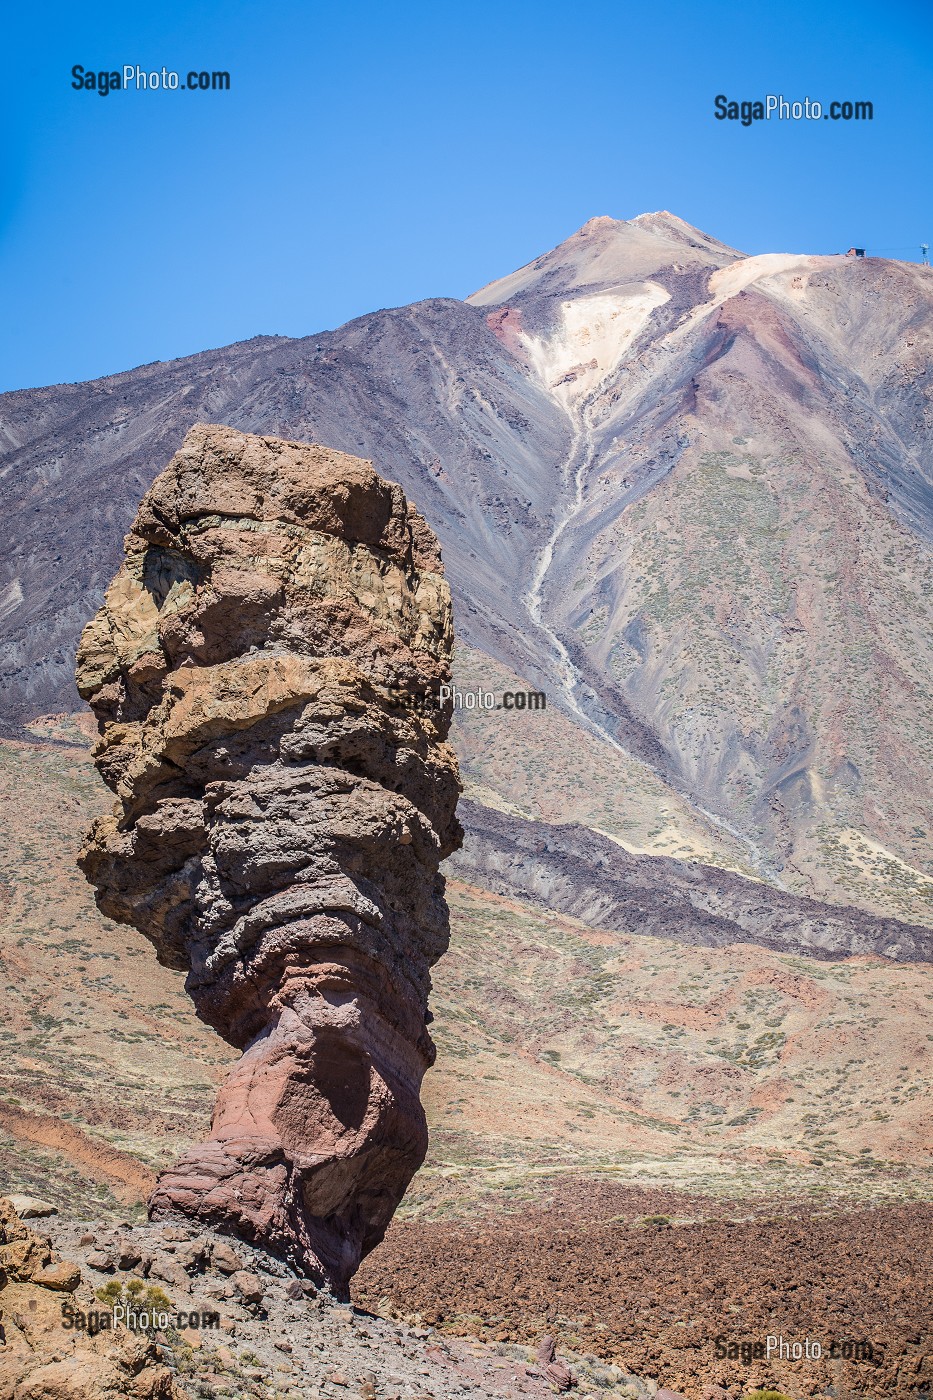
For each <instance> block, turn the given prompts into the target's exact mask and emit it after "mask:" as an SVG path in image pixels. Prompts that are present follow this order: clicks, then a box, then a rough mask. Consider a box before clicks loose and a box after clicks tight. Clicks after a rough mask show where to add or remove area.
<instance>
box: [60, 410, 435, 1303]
mask: <svg viewBox="0 0 933 1400" xmlns="http://www.w3.org/2000/svg"><path fill="white" fill-rule="evenodd" d="M125 549H126V555H125V559H124V562H123V565H122V567H121V568H120V570H119V572H118V574H117V576H116V578H115V579H114V581H113V583H112V584H111V586H110V588H109V590H108V592H107V595H106V599H105V602H104V605H103V607H102V608H101V610H100V612H99V613H98V614H97V616H96V617H95V618H94V619H93V620H92V621H91V622H90V623H89V624H88V625H87V627H86V628H85V630H84V633H83V636H82V639H81V643H80V647H79V651H78V668H77V679H78V688H79V690H80V692H81V694H82V696H84V698H85V699H87V700H89V701H90V703H91V705H92V706H93V708H94V711H95V714H96V716H97V719H98V724H99V728H100V735H101V737H100V740H99V743H98V745H97V748H96V750H95V756H96V761H97V765H98V768H99V770H100V772H101V774H102V775H103V777H104V779H105V780H106V782H107V783H108V784H109V786H110V787H111V788H112V789H113V791H114V792H115V793H116V795H117V797H118V799H119V802H118V804H116V806H115V809H114V813H113V815H111V816H108V817H105V818H103V819H101V820H99V821H98V822H97V823H96V824H95V825H94V827H93V829H92V831H91V833H90V835H89V837H88V840H87V843H86V845H85V848H84V850H83V851H82V854H81V857H80V863H81V866H82V869H83V870H84V872H85V874H86V875H87V877H88V879H89V880H90V881H91V882H92V883H93V884H94V885H95V886H96V891H97V900H98V903H99V905H100V908H101V909H102V910H103V912H104V913H106V914H108V915H109V916H110V917H111V918H114V919H118V920H121V921H123V922H125V923H129V924H132V925H134V926H135V927H136V928H138V929H140V930H141V931H142V932H143V933H145V934H146V935H147V936H148V937H149V938H150V939H151V940H152V942H153V943H154V944H155V947H156V949H157V952H158V956H159V958H160V960H161V961H162V962H164V963H166V964H167V965H169V966H171V967H175V968H180V969H184V970H185V971H186V972H187V973H188V979H187V986H188V989H189V991H190V993H191V996H192V997H193V999H194V1002H195V1005H196V1007H197V1011H198V1014H199V1016H201V1017H202V1019H203V1020H205V1021H206V1022H207V1023H208V1024H210V1025H211V1026H213V1027H214V1028H215V1029H216V1030H217V1031H218V1032H219V1033H220V1034H221V1035H222V1036H223V1037H224V1038H225V1039H226V1040H228V1041H229V1042H231V1043H232V1044H234V1045H236V1046H237V1047H239V1048H240V1049H242V1051H243V1057H242V1059H241V1060H240V1061H239V1062H238V1064H237V1065H236V1066H235V1068H234V1069H233V1071H232V1072H231V1074H230V1076H229V1078H228V1079H227V1081H226V1083H225V1084H224V1085H223V1087H222V1088H221V1090H220V1092H219V1095H218V1099H217V1104H216V1108H215V1111H214V1117H213V1123H212V1131H211V1137H210V1140H209V1141H208V1142H206V1143H204V1144H203V1145H201V1146H198V1147H196V1148H194V1149H192V1150H191V1151H189V1152H188V1154H187V1155H186V1156H185V1157H184V1158H183V1160H182V1161H181V1162H179V1163H178V1165H177V1166H175V1167H173V1168H171V1169H170V1170H168V1171H166V1172H164V1173H163V1174H162V1176H161V1178H160V1179H159V1182H158V1184H157V1187H156V1190H155V1192H154V1194H153V1196H152V1199H151V1201H150V1212H151V1213H152V1214H154V1215H166V1214H174V1213H182V1214H184V1215H187V1216H189V1217H193V1218H195V1219H197V1220H199V1221H204V1222H210V1223H213V1224H216V1225H220V1226H222V1227H224V1226H225V1227H228V1228H231V1229H234V1230H236V1231H238V1232H241V1233H243V1234H244V1235H245V1236H247V1237H248V1238H250V1239H253V1240H255V1241H257V1242H259V1243H262V1244H264V1245H266V1246H267V1247H269V1248H270V1249H272V1250H274V1251H275V1252H277V1253H279V1254H281V1255H283V1256H285V1257H287V1258H289V1259H290V1260H291V1261H292V1262H293V1263H294V1264H295V1265H296V1266H298V1267H299V1268H301V1269H302V1270H303V1271H305V1272H306V1273H308V1274H309V1275H310V1276H311V1277H313V1278H316V1279H318V1280H321V1281H325V1282H327V1283H328V1284H329V1285H330V1286H331V1287H333V1288H334V1289H336V1290H337V1291H338V1292H345V1291H346V1287H347V1283H348V1280H349V1279H350V1277H351V1276H352V1274H353V1273H354V1271H355V1269H356V1268H357V1266H358V1264H359V1262H360V1259H361V1258H362V1257H363V1255H365V1254H366V1253H367V1252H368V1251H369V1250H371V1249H372V1248H373V1247H374V1246H375V1245H376V1244H377V1243H378V1242H379V1240H380V1239H381V1238H382V1236H383V1233H384V1231H385V1228H386V1226H387V1224H388V1222H389V1220H390V1219H391V1217H392V1214H393V1212H394V1210H395V1208H396V1206H397V1205H398V1203H399V1200H400V1199H401V1197H402V1195H403V1193H404V1191H405V1189H406V1187H407V1186H408V1183H409V1181H410V1180H411V1177H412V1176H413V1174H414V1173H415V1171H416V1170H417V1169H418V1167H419V1166H420V1165H421V1162H422V1161H423V1159H424V1154H425V1150H426V1146H427V1131H426V1125H425V1118H424V1112H423V1110H422V1107H421V1103H420V1098H419V1089H420V1084H421V1079H422V1076H423V1074H424V1071H425V1070H426V1069H427V1068H428V1066H429V1065H430V1064H431V1063H432V1060H433V1057H434V1047H433V1044H432V1041H431V1038H430V1036H429V1034H428V1032H427V1029H426V1022H427V1021H428V1020H429V1019H430V1015H429V1013H428V1012H427V997H428V992H429V989H430V975H429V969H430V967H431V966H432V964H433V963H434V962H435V961H436V960H437V959H438V958H439V957H440V955H441V954H442V953H443V952H444V950H445V948H446V947H447V942H448V917H447V907H446V904H445V901H444V882H443V878H442V877H441V875H440V874H439V873H438V865H439V863H440V861H441V860H443V859H444V857H445V856H447V855H449V854H450V853H451V852H452V851H453V850H454V849H456V847H457V846H458V845H459V842H460V828H459V825H458V823H457V820H456V817H455V807H456V802H457V797H458V794H459V791H460V783H459V775H458V771H457V764H456V759H455V757H454V754H453V752H452V750H451V749H450V748H449V746H448V745H447V743H446V742H445V740H446V736H447V731H448V726H449V721H450V715H449V711H448V710H447V709H445V708H442V707H440V706H439V705H438V704H437V696H438V692H439V688H440V686H441V685H442V684H443V683H444V682H445V681H447V680H448V678H449V674H450V670H449V668H450V655H451V647H452V640H453V638H452V625H451V607H450V593H449V589H448V586H447V583H446V582H445V580H444V574H443V566H442V564H441V559H440V553H439V549H438V545H437V541H436V540H435V538H434V536H433V534H432V533H431V531H430V530H429V528H428V527H427V525H426V524H425V522H424V521H423V519H422V518H421V516H420V515H419V514H418V513H417V511H415V510H414V509H413V508H412V506H411V505H409V504H408V503H407V502H406V500H405V497H404V495H403V493H402V490H401V488H400V487H399V486H396V485H394V484H391V483H389V482H386V481H383V480H382V479H381V478H380V477H379V476H378V475H377V474H376V472H375V471H374V470H373V468H372V466H371V465H370V463H368V462H364V461H360V460H359V459H357V458H354V457H348V456H345V455H343V454H341V453H338V452H333V451H329V450H327V449H325V448H322V447H312V446H306V445H302V444H299V443H294V442H286V441H281V440H278V439H275V438H269V437H258V436H253V435H250V434H244V433H239V432H236V431H234V430H232V429H230V428H224V427H213V426H207V427H206V426H203V425H198V426H196V427H194V428H192V429H191V431H190V432H189V433H188V435H187V437H186V438H185V441H184V445H183V447H182V449H181V451H180V452H178V453H177V455H176V456H175V457H174V458H173V459H172V461H171V462H170V463H169V465H168V467H167V468H166V469H165V471H163V472H162V474H161V475H160V476H159V477H158V478H157V479H156V481H155V482H154V483H153V485H152V487H151V489H150V490H149V491H148V492H147V494H146V496H145V498H144V499H143V502H142V504H141V506H140V508H139V512H138V514H137V517H136V520H135V522H134V524H133V528H132V530H131V532H130V534H129V535H128V536H127V539H126V545H125Z"/></svg>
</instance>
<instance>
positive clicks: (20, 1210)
mask: <svg viewBox="0 0 933 1400" xmlns="http://www.w3.org/2000/svg"><path fill="white" fill-rule="evenodd" d="M7 1200H8V1201H9V1203H10V1205H11V1206H12V1207H13V1209H14V1210H15V1211H16V1214H17V1215H18V1216H19V1218H20V1220H38V1219H39V1218H40V1216H43V1215H57V1214H58V1207H57V1206H53V1205H52V1203H51V1201H42V1200H40V1199H39V1197H38V1196H7Z"/></svg>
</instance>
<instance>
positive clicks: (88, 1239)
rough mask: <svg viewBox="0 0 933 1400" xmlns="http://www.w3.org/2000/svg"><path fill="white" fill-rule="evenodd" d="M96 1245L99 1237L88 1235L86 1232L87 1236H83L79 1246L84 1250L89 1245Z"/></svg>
mask: <svg viewBox="0 0 933 1400" xmlns="http://www.w3.org/2000/svg"><path fill="white" fill-rule="evenodd" d="M96 1243H97V1236H96V1235H91V1234H88V1233H86V1232H85V1234H83V1235H82V1236H81V1238H80V1239H79V1240H78V1244H79V1245H80V1246H81V1248H82V1249H85V1248H86V1247H87V1246H88V1245H89V1244H96Z"/></svg>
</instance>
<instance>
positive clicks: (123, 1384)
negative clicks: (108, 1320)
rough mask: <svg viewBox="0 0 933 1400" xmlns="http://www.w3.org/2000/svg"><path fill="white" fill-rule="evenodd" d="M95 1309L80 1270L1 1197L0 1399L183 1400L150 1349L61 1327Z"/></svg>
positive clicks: (129, 1339)
mask: <svg viewBox="0 0 933 1400" xmlns="http://www.w3.org/2000/svg"><path fill="white" fill-rule="evenodd" d="M63 1304H64V1305H67V1306H69V1307H70V1308H71V1309H73V1310H74V1312H85V1313H86V1312H88V1311H91V1310H95V1309H97V1308H98V1306H99V1305H98V1304H97V1302H96V1300H95V1298H94V1293H93V1290H92V1289H91V1287H90V1286H89V1285H88V1283H87V1282H86V1281H85V1279H84V1278H83V1276H82V1270H81V1268H80V1267H79V1265H78V1264H75V1263H73V1262H71V1261H68V1260H64V1259H59V1258H57V1257H56V1254H55V1251H53V1250H52V1249H51V1248H50V1246H49V1242H48V1240H46V1239H45V1238H43V1237H42V1236H41V1235H37V1234H35V1233H34V1232H33V1231H32V1230H30V1229H29V1227H28V1226H26V1225H24V1224H23V1223H22V1220H21V1219H20V1218H19V1217H18V1216H17V1213H16V1211H15V1210H14V1208H13V1206H12V1204H11V1202H10V1201H9V1200H7V1199H5V1198H4V1197H2V1196H0V1400H105V1397H109V1400H118V1397H126V1400H183V1395H184V1392H183V1391H181V1390H180V1389H179V1388H178V1386H177V1385H176V1384H175V1381H174V1379H173V1377H172V1373H171V1371H170V1370H169V1369H168V1367H166V1366H164V1365H162V1364H161V1361H160V1359H159V1355H158V1352H157V1349H156V1347H155V1345H154V1344H153V1342H152V1341H151V1340H150V1339H149V1338H147V1337H146V1336H144V1335H139V1336H138V1335H134V1334H133V1333H130V1332H128V1331H126V1330H125V1329H120V1330H118V1331H113V1330H108V1331H106V1332H99V1333H98V1334H97V1335H96V1336H89V1335H88V1333H87V1332H86V1331H78V1330H76V1329H75V1328H74V1327H68V1326H66V1325H65V1323H66V1317H65V1314H64V1312H63Z"/></svg>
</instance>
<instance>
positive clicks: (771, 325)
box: [0, 214, 933, 924]
mask: <svg viewBox="0 0 933 1400" xmlns="http://www.w3.org/2000/svg"><path fill="white" fill-rule="evenodd" d="M931 288H933V280H931V274H930V272H929V270H928V269H926V268H923V267H919V266H914V265H909V264H905V263H898V262H892V261H889V260H885V259H874V258H866V259H847V258H836V257H813V256H807V255H791V254H786V255H785V254H773V255H764V256H758V257H751V258H747V257H744V256H743V255H742V254H741V253H739V252H737V251H736V250H734V249H731V248H727V247H725V246H724V245H723V244H721V243H719V242H717V241H716V240H715V239H714V238H710V237H708V236H707V235H705V234H702V233H700V232H699V231H698V230H696V229H693V228H691V227H690V226H689V225H686V224H684V223H683V221H681V220H679V219H677V218H676V217H675V216H673V215H670V214H652V215H643V216H640V217H639V218H637V219H634V220H631V221H628V222H619V221H615V220H612V219H605V218H598V219H593V220H591V221H590V222H589V223H587V224H586V225H584V227H583V228H582V229H580V230H579V232H578V233H576V234H574V235H573V236H572V237H571V238H569V239H567V240H566V242H565V243H563V244H561V245H560V246H559V247H558V248H556V249H554V250H552V251H551V252H549V253H546V254H544V255H543V256H542V257H540V258H538V259H536V260H535V261H534V262H532V263H530V264H529V265H528V266H527V267H526V268H523V269H521V270H520V271H519V272H517V273H515V274H512V275H511V276H509V277H506V278H504V279H502V280H501V281H499V282H497V283H494V284H492V285H491V286H490V287H487V288H484V289H483V290H482V291H481V292H478V293H477V294H476V295H475V296H473V297H471V298H469V300H468V301H467V302H466V303H463V302H457V301H451V300H432V301H427V302H423V303H420V304H418V305H416V306H412V307H404V308H400V309H397V310H390V311H381V312H377V313H375V314H373V315H372V316H367V317H362V318H360V319H359V320H357V321H354V322H352V323H350V324H349V325H347V326H345V327H342V328H341V329H339V330H337V331H333V332H327V333H324V334H321V335H316V336H311V337H308V338H306V339H302V340H297V341H292V340H287V339H283V338H274V337H265V338H260V339H258V340H255V341H250V342H247V343H244V344H241V345H236V346H231V347H227V348H225V349H222V350H217V351H210V352H205V353H204V354H203V355H198V356H193V357H190V358H188V359H185V360H179V361H176V362H172V363H170V364H153V365H146V366H142V367H140V368H138V369H135V370H130V371H128V372H127V373H126V374H122V375H115V376H110V377H108V378H106V379H103V380H99V381H96V382H95V383H93V384H88V385H64V386H53V387H50V388H44V389H30V390H24V391H21V392H18V393H14V394H8V395H5V396H3V398H2V399H0V442H2V444H3V451H4V464H5V466H4V470H5V475H4V478H3V480H4V498H5V505H6V511H7V514H6V518H7V521H8V527H9V532H10V545H9V548H8V549H7V551H6V552H5V557H4V560H3V564H2V567H3V568H4V569H5V570H6V574H5V577H4V578H3V579H2V580H0V589H2V611H3V619H2V627H3V632H2V639H0V655H2V658H3V666H2V668H0V670H2V675H3V687H4V689H3V696H4V700H3V713H4V715H5V717H6V721H7V724H8V725H9V726H12V728H9V729H8V731H7V732H13V731H14V730H15V728H16V727H17V726H19V725H20V724H21V723H22V721H23V720H24V719H29V718H32V717H35V716H37V715H40V714H44V713H49V712H51V711H56V710H62V709H68V708H70V707H71V706H72V705H73V703H74V700H73V691H72V689H71V674H72V655H73V649H74V647H75V644H76V642H77V637H78V634H79V632H80V629H81V626H82V625H83V623H84V622H85V621H86V619H87V618H88V617H89V616H91V615H92V613H93V612H94V611H95V610H96V609H97V607H98V606H99V603H100V600H101V598H102V595H103V590H104V587H105V586H106V584H107V582H108V581H109V579H110V578H111V577H112V575H113V572H114V570H115V569H116V566H117V564H118V562H119V558H120V548H121V540H122V536H123V534H124V533H125V531H126V529H127V528H128V527H129V525H130V523H131V521H132V518H133V514H134V511H135V507H136V503H137V501H138V500H139V498H140V496H141V495H142V493H143V492H144V490H145V489H146V488H147V487H148V485H149V484H150V483H151V481H152V479H153V477H154V475H155V473H156V472H157V471H158V470H159V469H160V467H161V465H162V464H163V463H164V461H165V460H167V458H168V456H169V455H170V454H171V452H173V451H175V450H176V449H177V447H178V444H179V443H180V441H181V438H182V436H183V434H184V433H185V431H187V429H188V428H189V427H190V426H191V425H192V424H193V423H194V422H196V421H198V420H201V421H204V420H207V421H211V420H214V421H216V420H218V419H220V420H222V421H224V422H228V423H231V424H232V425H233V426H234V427H237V428H239V429H242V430H247V431H251V432H259V433H276V434H279V435H282V436H287V437H291V438H299V439H302V440H310V441H317V442H321V443H326V444H327V445H328V446H331V447H333V448H336V449H339V450H342V451H346V452H352V453H354V454H362V455H365V456H369V457H372V458H373V459H374V460H376V461H378V462H379V463H380V466H381V469H382V470H383V471H384V472H385V473H386V474H387V475H388V476H389V477H391V478H392V479H394V480H396V481H398V482H400V483H401V485H402V487H403V488H404V490H405V491H406V493H407V494H408V496H409V498H410V499H413V500H416V501H417V502H418V504H419V508H420V509H421V510H422V511H423V512H424V515H425V518H426V519H427V521H428V523H429V524H430V525H431V527H432V528H433V529H434V530H435V532H436V534H437V535H438V538H439V539H440V542H441V545H442V547H443V550H444V557H445V561H446V565H447V571H448V576H449V578H450V581H451V587H452V592H453V596H454V603H455V608H456V612H457V619H458V621H457V628H458V636H459V638H460V640H461V642H462V644H463V647H464V658H465V667H466V670H465V672H464V674H466V673H467V672H469V673H470V674H479V675H480V676H482V675H484V674H493V673H494V674H496V675H504V674H509V675H511V676H514V677H516V678H518V681H519V684H521V685H523V686H531V687H533V688H534V689H543V690H545V691H546V692H547V695H548V701H549V706H550V708H551V710H552V711H553V712H554V713H555V714H557V713H559V714H560V715H561V716H562V717H563V720H564V730H565V731H566V741H565V742H561V743H560V744H559V745H558V746H557V747H556V748H552V749H550V750H549V751H547V753H546V754H545V755H544V756H543V761H542V755H541V753H540V748H539V734H540V726H539V727H538V728H536V724H537V721H533V720H532V718H531V717H530V716H527V715H526V716H525V717H524V718H523V719H522V720H519V721H518V722H517V723H514V724H513V723H511V722H510V723H508V724H506V723H502V724H501V725H496V726H490V725H488V724H487V726H486V737H487V739H488V740H489V741H490V742H491V744H492V746H493V753H496V754H502V755H503V756H504V759H505V762H506V763H507V766H508V768H509V769H510V770H512V771H513V772H516V773H517V774H518V775H519V776H522V775H524V776H531V775H532V774H533V773H534V771H535V770H537V772H538V774H539V776H540V778H541V783H542V786H543V788H544V790H545V791H544V792H543V793H542V798H541V800H542V801H545V802H546V803H547V805H548V806H549V808H550V811H549V812H547V813H543V812H538V811H534V810H531V805H532V800H531V798H530V797H529V798H528V799H527V800H526V801H525V802H524V803H520V804H519V805H524V806H525V808H526V813H527V814H528V815H532V816H537V815H543V816H544V817H545V819H547V820H558V821H560V820H566V819H567V818H568V817H570V816H572V815H573V812H574V810H579V808H580V807H581V806H586V807H587V808H588V812H587V818H588V820H587V824H592V825H595V826H596V827H597V829H600V830H603V831H608V832H611V833H612V834H618V835H621V837H622V839H623V840H629V842H630V844H636V843H641V844H644V842H645V838H647V842H648V844H649V846H650V847H651V848H655V847H656V845H657V844H658V843H660V842H664V843H665V844H666V846H667V853H668V854H671V855H673V856H674V857H675V858H679V857H680V856H681V854H682V853H683V852H684V851H687V852H695V851H696V850H697V848H699V849H700V851H701V855H700V858H701V859H704V860H707V861H711V862H712V863H713V864H719V863H725V864H726V865H727V866H728V867H729V868H733V869H737V868H743V867H744V868H745V869H747V870H749V871H751V872H752V873H756V874H759V875H761V876H762V877H764V878H765V879H766V880H767V881H768V882H769V883H771V884H773V885H774V886H775V887H778V886H784V887H785V888H787V889H788V890H790V891H792V892H796V893H801V894H805V895H810V896H814V897H817V898H824V899H828V900H830V901H831V902H835V903H845V904H854V905H857V906H859V907H861V908H864V909H866V910H869V911H872V912H877V913H882V914H885V915H891V916H893V917H896V918H899V919H902V920H906V921H907V922H921V923H927V924H929V921H930V909H931V898H933V882H931V878H930V872H929V869H928V860H929V832H930V830H931V823H933V814H931V811H930V806H929V802H930V798H929V794H930V791H931V787H933V785H931V784H930V783H929V770H928V764H929V751H930V733H931V711H930V704H931V694H930V690H929V670H930V661H931V657H930V651H929V646H930V643H929V638H930V635H931V629H930V617H929V609H930V606H931V597H933V593H931V573H930V564H929V558H928V553H927V548H928V542H929V534H930V493H931V459H930V449H929V441H930V433H929V426H930V414H931V406H930V395H931V381H930V375H931V370H930V350H931V343H930V336H931V331H930V325H931V324H933V320H931V317H930V297H931ZM471 723H473V722H472V721H471ZM506 734H508V741H507V742H506V741H505V738H504V736H505V735H506ZM483 753H484V746H483V744H482V743H481V742H479V735H478V734H477V733H476V728H475V725H474V726H473V734H472V739H471V743H470V746H469V753H468V754H467V756H466V757H467V762H466V765H465V776H466V779H467V781H468V783H469V782H474V781H475V782H476V783H477V784H479V783H480V782H482V783H483V785H484V788H485V791H484V792H483V793H478V795H479V796H480V797H482V798H484V799H485V798H486V797H489V796H490V791H489V789H490V783H489V778H490V772H489V769H490V767H491V766H494V765H493V763H492V759H491V755H490V753H489V751H488V750H485V754H486V756H485V760H484V758H483ZM581 754H582V755H585V757H586V760H587V763H586V769H587V775H589V774H590V773H591V772H595V773H596V774H597V775H598V776H597V777H596V778H595V780H594V781H595V782H596V790H595V791H594V792H592V793H586V797H587V798H588V799H589V800H588V801H585V800H584V797H583V795H582V794H581V787H582V788H583V789H586V788H587V783H584V784H582V785H581V784H580V783H579V782H578V781H577V778H578V777H579V773H580V771H581V770H580V769H579V768H578V767H577V764H578V762H579V760H580V757H581ZM591 757H595V758H596V759H597V763H596V764H595V766H594V765H592V764H591V763H590V758H591ZM474 765H475V766H474ZM480 770H483V771H482V773H481V772H480ZM622 771H624V773H625V775H626V779H627V781H626V782H625V783H624V784H611V783H608V782H607V781H606V780H605V778H604V777H603V776H602V775H603V774H608V773H610V772H622ZM491 787H492V788H493V789H494V790H495V792H496V794H497V795H498V798H499V801H500V802H502V801H504V802H515V801H516V796H515V793H514V792H511V791H509V790H508V787H509V785H508V784H507V783H499V784H497V783H495V782H493V783H492V784H491ZM649 793H650V794H651V802H650V806H651V807H652V809H653V811H654V814H655V823H654V825H652V823H651V822H650V821H648V820H647V816H646V813H647V810H648V805H646V794H649ZM597 799H598V800H597ZM646 826H647V830H645V829H644V828H645V827H646ZM632 836H634V837H635V841H634V842H633V841H632V840H631V838H632Z"/></svg>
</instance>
